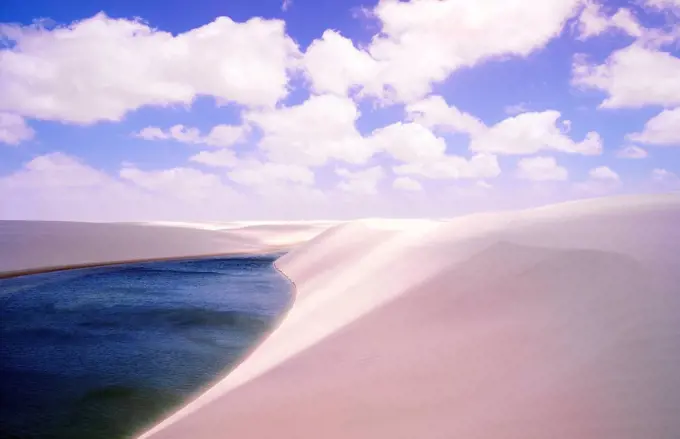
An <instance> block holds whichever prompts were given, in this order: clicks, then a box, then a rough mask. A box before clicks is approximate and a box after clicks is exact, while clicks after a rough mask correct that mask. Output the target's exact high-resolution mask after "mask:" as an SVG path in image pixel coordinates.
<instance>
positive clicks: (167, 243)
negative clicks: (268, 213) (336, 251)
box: [0, 221, 331, 277]
mask: <svg viewBox="0 0 680 439" xmlns="http://www.w3.org/2000/svg"><path fill="white" fill-rule="evenodd" d="M330 225H331V224H330V223H311V222H310V223H295V224H290V223H271V222H270V223H264V224H259V223H158V224H156V223H148V224H141V223H140V224H132V223H130V224H126V223H79V222H61V221H0V277H2V276H9V275H12V274H15V273H25V272H39V271H44V270H49V269H54V268H63V267H74V266H75V267H79V266H91V265H99V264H108V263H111V262H124V261H128V262H129V261H143V260H156V259H169V258H182V257H199V256H211V255H224V254H234V253H266V252H271V251H280V250H289V249H290V248H291V247H293V246H295V245H297V244H300V243H301V242H304V241H307V240H309V239H311V238H313V237H314V236H316V235H317V234H319V233H321V232H322V231H324V230H325V229H327V228H328V227H330Z"/></svg>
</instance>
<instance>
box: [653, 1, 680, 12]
mask: <svg viewBox="0 0 680 439" xmlns="http://www.w3.org/2000/svg"><path fill="white" fill-rule="evenodd" d="M645 5H646V6H647V7H650V8H655V9H662V10H663V9H669V10H672V11H674V12H677V13H680V0H645Z"/></svg>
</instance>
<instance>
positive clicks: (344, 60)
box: [302, 30, 378, 96]
mask: <svg viewBox="0 0 680 439" xmlns="http://www.w3.org/2000/svg"><path fill="white" fill-rule="evenodd" d="M302 66H303V68H304V71H305V74H306V76H307V78H308V79H309V81H310V83H311V86H312V90H314V91H315V92H316V93H334V94H338V95H342V96H344V95H346V94H347V93H348V92H349V91H350V89H352V88H354V87H355V86H357V85H359V84H364V83H366V82H368V81H370V80H371V79H372V78H375V76H376V75H377V74H378V63H377V62H376V61H375V60H374V59H373V58H371V56H370V55H369V54H368V53H367V52H365V51H363V50H359V49H357V48H356V47H355V46H354V43H353V42H352V40H350V39H348V38H345V37H343V36H342V35H340V33H338V32H336V31H333V30H327V31H325V32H324V33H323V35H322V36H321V38H320V39H317V40H314V41H313V42H312V44H310V45H309V47H308V48H307V51H306V52H305V55H304V58H303V61H302Z"/></svg>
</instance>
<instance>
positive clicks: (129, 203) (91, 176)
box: [0, 152, 259, 221]
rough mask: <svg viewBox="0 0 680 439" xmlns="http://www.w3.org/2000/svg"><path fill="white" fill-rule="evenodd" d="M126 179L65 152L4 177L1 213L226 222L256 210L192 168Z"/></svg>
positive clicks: (133, 171)
mask: <svg viewBox="0 0 680 439" xmlns="http://www.w3.org/2000/svg"><path fill="white" fill-rule="evenodd" d="M121 174H124V175H125V178H117V177H116V176H112V175H109V174H107V173H105V172H103V171H101V170H99V169H95V168H93V167H91V166H89V165H88V164H86V163H84V162H83V161H81V160H80V159H78V158H76V157H73V156H70V155H67V154H64V153H60V152H53V153H49V154H45V155H42V156H38V157H35V158H34V159H32V160H31V161H29V162H28V163H26V164H25V165H24V166H23V167H22V168H20V169H19V170H17V171H15V172H13V173H11V174H9V175H6V176H2V177H0V199H2V200H3V203H5V202H6V203H7V205H8V206H11V209H4V210H3V209H0V216H2V218H7V219H44V220H71V221H77V220H85V221H142V220H160V219H165V220H168V219H175V220H184V219H186V220H189V219H193V220H200V219H203V220H205V219H222V220H224V219H227V218H233V216H241V217H243V215H247V214H248V212H252V208H253V206H252V205H248V204H247V203H248V201H250V199H245V198H244V197H241V196H239V195H238V194H236V193H234V191H233V190H231V189H230V188H229V187H227V186H225V185H223V184H222V183H221V180H220V178H219V177H217V176H214V175H210V174H204V173H201V172H200V171H196V170H192V169H188V168H178V169H170V170H160V171H151V172H145V171H140V170H139V169H137V168H135V167H134V166H133V165H130V164H128V165H125V166H124V167H123V169H122V170H121ZM252 204H256V205H257V204H259V203H258V202H257V201H256V202H255V203H252ZM235 213H236V214H237V215H235ZM230 215H231V217H230Z"/></svg>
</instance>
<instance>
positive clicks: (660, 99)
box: [572, 43, 680, 108]
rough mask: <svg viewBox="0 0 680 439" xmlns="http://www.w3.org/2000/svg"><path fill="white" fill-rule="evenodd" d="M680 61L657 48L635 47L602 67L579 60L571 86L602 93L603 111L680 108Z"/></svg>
mask: <svg viewBox="0 0 680 439" xmlns="http://www.w3.org/2000/svg"><path fill="white" fill-rule="evenodd" d="M678 78H680V58H677V57H675V56H673V55H672V54H671V53H669V52H664V51H663V50H661V49H658V48H655V47H647V46H645V45H642V44H639V43H634V44H632V45H630V46H628V47H626V48H624V49H621V50H617V51H615V52H614V53H612V54H611V55H609V57H608V58H607V60H606V61H605V62H604V63H603V64H590V63H589V62H588V59H587V58H586V57H584V56H583V55H579V56H576V57H575V59H574V65H573V78H572V83H573V84H574V85H576V86H578V87H582V88H586V89H595V90H601V91H603V92H605V93H606V94H607V98H606V99H605V100H604V101H603V102H602V103H601V104H600V106H601V107H602V108H639V107H644V106H647V105H661V106H677V105H680V81H678Z"/></svg>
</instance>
